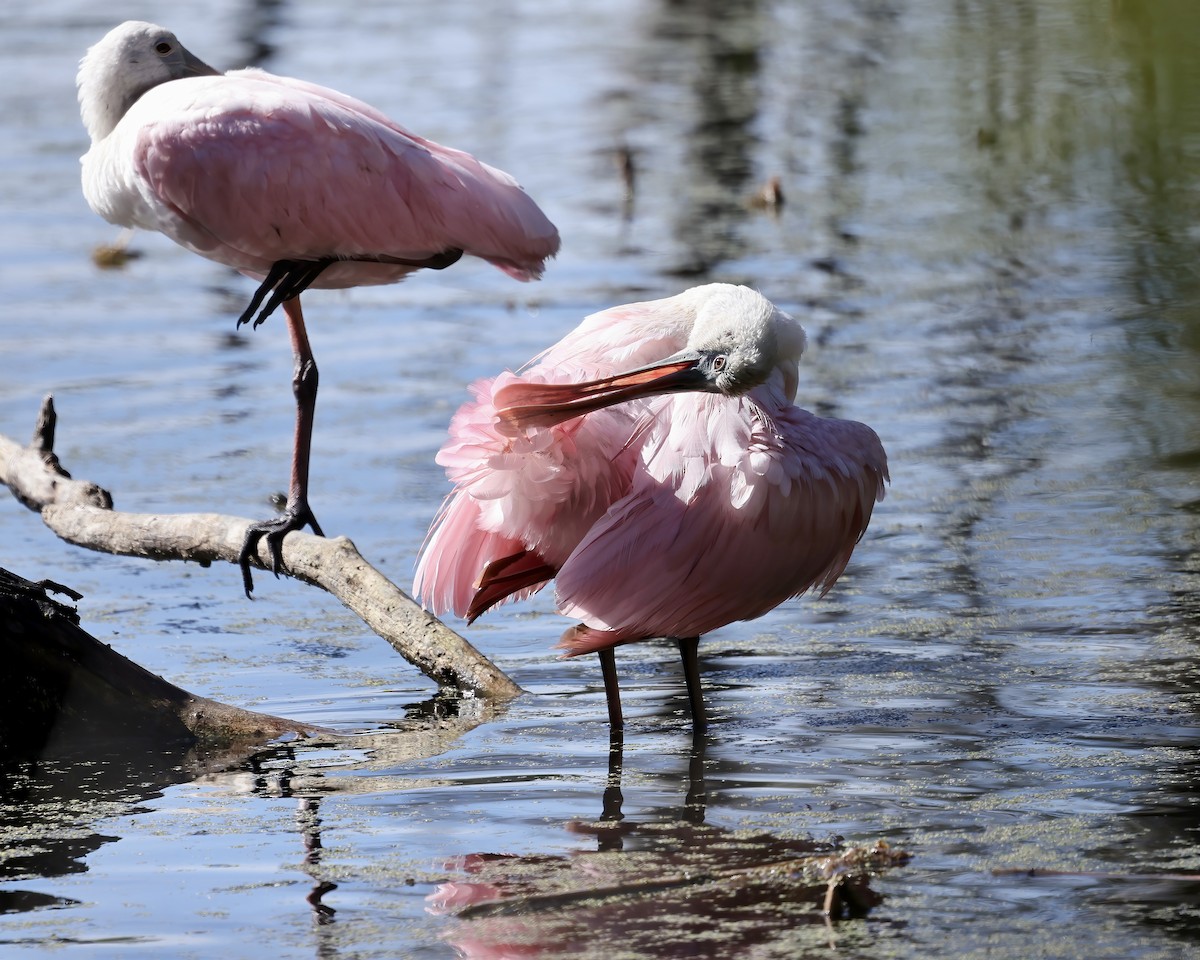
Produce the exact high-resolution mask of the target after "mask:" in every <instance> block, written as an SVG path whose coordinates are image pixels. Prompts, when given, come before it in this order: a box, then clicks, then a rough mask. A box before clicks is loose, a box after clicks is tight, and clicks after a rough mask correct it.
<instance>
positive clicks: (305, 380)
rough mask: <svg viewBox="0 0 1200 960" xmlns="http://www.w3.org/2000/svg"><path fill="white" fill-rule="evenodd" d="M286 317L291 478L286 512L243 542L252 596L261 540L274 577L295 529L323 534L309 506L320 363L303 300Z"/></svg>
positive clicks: (245, 578)
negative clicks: (292, 425)
mask: <svg viewBox="0 0 1200 960" xmlns="http://www.w3.org/2000/svg"><path fill="white" fill-rule="evenodd" d="M283 312H284V314H285V315H286V316H287V328H288V336H289V337H290V338H291V341H292V354H293V356H294V357H295V358H296V366H295V371H294V373H293V375H292V393H293V394H294V395H295V397H296V432H295V438H294V440H293V444H292V479H291V483H290V485H289V486H288V499H287V505H286V506H285V507H284V509H283V513H282V514H281V515H280V516H279V517H277V518H275V519H274V520H264V521H262V522H261V523H254V524H251V525H250V527H249V528H248V529H247V530H246V539H245V540H243V541H242V551H241V554H240V556H239V557H238V562H239V564H240V565H241V568H242V584H243V586H244V587H245V588H246V596H247V597H249V596H250V594H251V591H252V590H253V589H254V580H253V578H252V577H251V575H250V558H251V557H254V556H256V554H257V552H258V541H259V540H261V539H262V538H263V537H264V536H265V537H266V538H267V544H268V546H269V547H270V549H271V560H272V567H273V569H274V571H275V575H276V576H279V571H280V570H281V569H282V567H283V538H284V536H286V535H287V534H288V533H290V532H291V531H293V530H302V529H303V528H304V527H305V526H310V527H312V529H313V533H315V534H316V535H317V536H319V537H323V536H324V535H325V534H324V533H323V532H322V531H321V526H320V524H318V523H317V518H316V517H314V516H313V512H312V509H311V508H310V507H309V505H308V462H309V457H310V454H311V452H312V429H313V417H314V416H315V414H316V410H317V379H318V376H317V362H316V360H315V359H313V353H312V347H311V346H310V345H309V342H308V331H306V330H305V329H304V314H303V313H302V312H301V310H300V298H299V297H298V296H297V297H293V298H292V299H290V300H285V301H284V302H283Z"/></svg>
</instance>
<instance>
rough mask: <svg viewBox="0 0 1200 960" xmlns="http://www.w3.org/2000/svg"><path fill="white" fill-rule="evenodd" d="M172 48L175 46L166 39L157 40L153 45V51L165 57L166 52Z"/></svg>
mask: <svg viewBox="0 0 1200 960" xmlns="http://www.w3.org/2000/svg"><path fill="white" fill-rule="evenodd" d="M174 49H175V48H174V47H172V46H171V44H170V43H168V42H167V41H166V40H159V41H158V43H156V44H155V45H154V52H155V53H157V54H158V55H159V56H160V57H165V56H166V55H167V54H168V53H170V52H171V51H172V50H174Z"/></svg>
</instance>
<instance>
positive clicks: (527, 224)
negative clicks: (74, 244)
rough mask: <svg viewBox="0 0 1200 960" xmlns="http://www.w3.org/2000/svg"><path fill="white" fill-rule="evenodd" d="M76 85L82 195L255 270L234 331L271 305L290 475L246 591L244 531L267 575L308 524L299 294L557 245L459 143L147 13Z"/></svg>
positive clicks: (518, 265) (312, 370)
mask: <svg viewBox="0 0 1200 960" xmlns="http://www.w3.org/2000/svg"><path fill="white" fill-rule="evenodd" d="M77 83H78V86H79V104H80V112H81V113H82V116H83V123H84V126H85V127H86V128H87V132H88V134H89V135H90V137H91V141H92V145H91V149H90V150H88V152H87V154H86V155H85V156H84V157H83V160H82V163H83V193H84V196H85V197H86V198H87V202H88V204H89V205H90V206H91V208H92V209H93V210H94V211H96V213H98V214H100V216H102V217H104V219H106V220H108V221H109V222H110V223H114V224H118V225H120V226H125V227H142V228H144V229H147V230H157V231H159V232H160V233H163V234H166V236H168V237H170V238H171V239H172V240H174V241H175V242H176V243H178V244H180V245H182V246H184V247H186V248H187V249H189V250H191V251H192V252H194V253H198V254H200V255H201V256H203V257H207V258H208V259H210V260H216V261H217V262H218V263H223V264H226V265H228V266H231V267H233V268H234V269H236V270H239V271H241V272H242V273H244V274H246V275H247V276H250V277H253V278H255V279H258V280H261V281H262V282H261V284H260V285H259V287H258V289H257V291H256V292H255V294H254V296H253V297H252V298H251V300H250V305H249V306H248V307H247V308H246V310H245V312H243V313H242V315H241V316H240V317H239V318H238V321H237V322H238V326H239V327H240V326H241V325H242V324H244V323H248V322H250V321H251V320H253V325H254V327H255V328H257V327H258V325H259V324H261V323H262V322H263V321H264V320H265V319H266V318H267V317H268V316H269V315H270V314H271V312H272V311H274V309H275V308H276V307H278V306H280V305H282V306H283V311H284V314H285V315H286V317H287V328H288V334H289V336H290V338H291V342H292V350H293V353H294V355H295V360H296V366H295V375H294V377H293V381H292V387H293V392H294V393H295V397H296V432H295V443H294V447H293V453H292V471H291V483H290V486H289V489H288V499H287V505H286V507H285V509H284V511H283V514H282V515H281V516H280V517H278V518H276V519H274V520H269V521H265V522H263V523H256V524H253V525H251V526H250V528H249V529H248V530H247V532H246V538H245V540H244V542H243V545H242V550H241V556H240V564H241V568H242V578H243V582H244V585H245V588H246V595H247V596H249V595H250V591H251V589H252V588H253V581H252V580H251V576H250V557H251V556H252V555H253V554H254V552H255V550H256V548H257V545H258V541H259V539H261V538H262V537H263V536H264V535H265V536H266V538H267V542H268V544H269V545H270V548H271V555H272V560H273V566H274V569H275V573H276V574H278V573H279V570H280V566H281V564H282V540H283V537H284V535H285V534H286V533H288V532H289V531H291V530H299V529H302V528H303V527H304V526H305V525H308V526H311V527H312V529H313V531H314V532H315V533H317V534H318V535H320V534H321V528H320V526H319V525H318V523H317V521H316V518H315V517H314V516H313V512H312V510H311V508H310V507H309V504H308V464H309V452H310V447H311V438H312V423H313V413H314V410H315V407H316V395H317V367H316V363H315V361H314V359H313V354H312V350H311V348H310V346H309V342H308V335H307V333H306V331H305V327H304V317H303V314H302V313H301V311H300V294H301V293H303V292H304V290H306V289H307V288H309V287H310V286H311V287H353V286H359V285H364V284H380V283H394V282H395V281H397V280H400V279H401V278H402V277H404V276H405V275H406V274H409V273H412V272H413V271H414V270H419V269H420V268H422V267H429V268H431V269H435V270H440V269H442V268H443V267H447V266H449V265H450V264H452V263H454V262H455V261H457V260H458V259H459V258H460V257H461V256H462V255H463V254H464V253H466V254H470V255H472V256H476V257H480V258H482V259H484V260H486V261H488V262H489V263H491V264H494V265H495V266H496V267H499V268H500V269H501V270H503V271H504V272H505V273H507V274H509V275H510V276H512V277H514V278H516V279H517V280H534V279H537V278H538V277H540V276H541V273H542V268H543V266H544V263H545V261H546V259H547V258H549V257H552V256H553V255H554V254H555V253H556V252H557V251H558V231H557V230H555V228H554V225H553V224H552V223H551V222H550V221H549V220H548V219H546V217H545V215H544V214H543V213H542V211H541V210H540V209H538V206H537V204H535V203H534V202H533V200H532V199H530V197H529V196H528V195H527V194H526V193H525V192H524V191H523V190H522V189H521V187H520V185H519V184H518V183H517V182H516V181H515V180H513V178H512V177H510V176H509V175H508V174H506V173H504V172H503V171H500V170H497V169H495V168H493V167H489V166H488V165H487V164H485V163H481V162H480V161H478V160H476V159H475V158H474V157H472V156H471V155H470V154H467V153H463V152H461V151H459V150H452V149H450V148H448V147H444V146H441V145H440V144H437V143H433V142H432V141H429V140H424V139H422V138H421V137H418V136H416V135H415V134H412V133H409V132H408V131H407V130H405V129H404V128H403V127H401V126H400V125H398V124H396V123H394V122H393V121H391V120H389V119H388V118H387V117H386V116H384V115H383V114H382V113H380V112H379V111H378V110H376V109H375V108H374V107H371V106H368V105H367V104H365V103H362V102H360V101H358V100H355V99H354V98H352V97H349V96H347V95H346V94H343V93H339V92H337V91H336V90H330V89H328V88H325V87H320V86H317V85H315V84H311V83H306V82H304V81H302V80H294V79H292V78H290V77H277V76H273V75H272V74H269V73H265V72H263V71H262V70H256V69H246V70H231V71H230V72H228V73H224V74H222V73H219V72H218V71H216V70H214V69H213V68H212V67H210V66H208V65H207V64H206V63H204V62H203V61H201V60H199V59H197V58H196V57H195V56H194V55H192V54H191V53H190V52H189V51H188V50H187V49H186V48H185V47H184V46H183V45H182V44H181V43H180V42H179V41H178V40H177V39H176V38H175V35H174V34H172V33H171V32H170V31H168V30H165V29H163V28H162V27H159V26H156V25H154V24H151V23H142V22H135V21H130V22H127V23H123V24H122V25H121V26H119V27H116V28H114V29H113V30H111V31H110V32H109V33H108V34H107V35H106V36H105V37H104V39H102V40H101V41H100V42H99V43H97V44H96V45H95V46H93V47H92V48H91V49H89V50H88V52H87V54H86V56H84V58H83V60H82V61H81V62H80V65H79V75H78V78H77ZM264 301H265V302H264ZM256 313H257V315H256Z"/></svg>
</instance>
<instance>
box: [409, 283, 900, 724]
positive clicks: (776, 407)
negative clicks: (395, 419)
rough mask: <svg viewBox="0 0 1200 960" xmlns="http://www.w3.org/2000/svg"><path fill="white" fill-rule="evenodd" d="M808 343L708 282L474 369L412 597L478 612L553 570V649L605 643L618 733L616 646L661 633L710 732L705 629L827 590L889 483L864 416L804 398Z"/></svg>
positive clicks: (530, 588)
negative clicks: (539, 349) (829, 411)
mask: <svg viewBox="0 0 1200 960" xmlns="http://www.w3.org/2000/svg"><path fill="white" fill-rule="evenodd" d="M805 345H806V337H805V333H804V329H803V327H801V325H800V324H799V323H798V322H797V321H796V320H794V319H793V318H792V317H790V316H789V315H788V314H786V313H784V312H783V311H782V310H779V309H778V308H776V307H775V306H774V305H773V304H772V303H771V302H770V301H769V300H767V299H766V298H765V297H763V296H762V295H761V294H759V293H757V292H755V291H754V290H751V289H749V288H747V287H743V286H732V285H729V284H723V283H713V284H708V285H705V286H700V287H693V288H692V289H690V290H687V291H685V292H683V293H681V294H679V295H677V296H673V297H668V298H666V299H663V300H652V301H649V302H644V303H632V304H626V305H624V306H619V307H613V308H611V309H609V310H604V311H602V312H600V313H595V314H592V315H591V316H589V317H587V318H586V319H585V320H584V321H583V322H582V323H581V324H580V325H579V326H578V327H577V328H576V329H575V330H573V331H572V332H570V333H569V334H567V335H566V336H565V337H564V338H563V339H562V340H560V341H559V342H558V343H556V344H555V345H554V346H552V347H550V348H549V349H548V350H546V351H545V352H544V353H542V354H540V355H539V356H538V357H537V358H535V362H534V363H533V365H532V366H529V367H528V368H527V369H525V370H524V372H523V373H521V374H519V375H518V374H513V373H510V372H504V373H501V374H500V375H499V376H497V377H495V378H493V379H485V380H480V381H478V382H477V383H475V384H474V385H473V386H472V388H471V389H472V392H473V394H474V399H473V400H471V401H469V402H467V403H466V404H464V405H463V406H462V407H461V408H460V409H459V411H458V412H457V413H456V414H455V416H454V418H453V419H452V421H451V424H450V435H449V438H448V439H447V440H446V442H445V444H444V445H443V446H442V448H441V451H440V452H439V453H438V456H437V461H438V463H439V464H441V465H442V466H443V467H444V468H445V470H446V473H447V475H448V477H449V478H450V480H451V481H453V483H454V484H455V487H454V490H453V491H452V493H451V494H450V496H449V497H448V498H447V500H446V501H445V503H444V504H443V505H442V508H441V510H440V511H439V513H438V515H437V517H436V518H435V520H434V522H433V526H432V527H431V529H430V532H429V536H428V537H427V539H426V543H425V546H424V548H423V550H422V553H421V556H420V559H419V561H418V564H417V570H416V579H415V584H414V592H415V593H416V594H417V595H418V596H420V597H421V598H422V601H423V602H424V603H425V605H426V606H427V607H428V608H429V609H431V610H433V611H434V612H437V613H442V612H445V611H450V610H452V611H454V612H455V613H456V614H458V615H460V616H463V617H466V619H467V620H468V621H473V620H474V619H475V618H476V617H478V616H479V615H480V614H482V613H483V612H484V611H485V610H487V609H488V608H489V607H491V606H492V605H494V604H497V603H500V602H501V601H504V600H509V599H519V598H522V597H526V596H528V595H530V594H531V593H534V592H535V591H537V590H539V589H541V588H542V587H543V586H545V585H546V584H547V583H548V582H549V581H550V580H552V579H553V580H555V584H556V592H555V596H556V601H557V605H558V609H559V612H560V613H562V614H563V615H564V616H567V617H571V618H575V619H578V620H580V621H581V622H580V623H579V624H578V625H576V626H573V627H571V628H570V629H569V630H567V631H566V632H565V633H564V634H563V636H562V640H561V642H560V643H559V647H560V648H562V649H563V650H564V651H565V655H566V656H576V655H579V654H583V653H590V652H597V653H598V654H599V655H600V663H601V668H602V672H603V676H604V687H605V694H606V697H607V700H608V714H609V720H610V723H611V725H612V727H613V729H614V730H616V729H620V728H621V726H622V716H621V703H620V693H619V689H618V684H617V677H616V667H615V659H614V656H613V648H614V647H616V646H618V645H619V644H623V643H630V642H633V641H637V640H644V639H647V638H650V637H670V638H674V639H676V640H677V641H678V643H679V648H680V652H681V654H682V657H683V669H684V675H685V678H686V680H687V689H688V696H689V701H690V705H691V711H692V719H693V723H694V724H695V726H696V728H697V730H703V729H704V726H705V720H704V709H703V697H702V694H701V687H700V678H699V673H698V669H697V662H696V655H697V644H698V641H699V637H700V635H701V634H705V633H708V632H709V631H711V630H715V629H717V628H718V627H722V626H724V625H726V624H729V623H732V622H734V621H737V620H752V619H754V618H755V617H760V616H762V615H763V614H765V613H767V612H768V611H769V610H772V609H773V608H775V607H776V606H778V605H779V604H780V603H782V602H783V601H784V600H787V599H788V598H790V597H794V596H797V595H799V594H802V593H804V592H805V591H807V590H808V589H810V588H814V587H815V588H817V589H818V590H820V592H821V593H822V594H823V593H824V592H825V591H827V590H828V589H829V588H830V587H832V586H833V584H834V581H836V580H837V579H838V577H839V576H840V575H841V573H842V571H843V570H844V569H845V568H846V564H847V562H848V561H849V560H850V555H851V553H852V552H853V551H854V548H855V545H856V544H857V543H858V541H859V540H860V539H861V538H862V535H863V533H864V532H865V531H866V529H867V524H868V523H869V522H870V519H871V512H872V510H873V508H874V506H875V503H876V501H877V500H882V499H883V496H884V492H885V487H884V483H885V481H888V480H889V479H890V478H889V477H888V469H887V456H886V454H885V453H884V450H883V445H882V444H881V443H880V441H879V437H878V436H876V434H875V432H874V431H873V430H872V429H871V428H870V427H868V426H866V425H865V424H862V423H856V422H854V421H851V420H835V419H830V418H826V417H819V416H816V415H814V414H812V413H809V412H808V411H807V410H802V409H801V408H799V407H797V406H796V405H795V397H796V390H797V386H798V382H799V361H800V356H801V354H802V353H803V351H804V348H805Z"/></svg>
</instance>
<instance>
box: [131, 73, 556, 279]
mask: <svg viewBox="0 0 1200 960" xmlns="http://www.w3.org/2000/svg"><path fill="white" fill-rule="evenodd" d="M143 112H144V119H143V120H141V123H140V126H139V134H138V139H137V142H136V144H135V146H134V148H133V149H134V162H135V164H136V168H137V170H138V171H139V172H140V174H141V176H142V177H143V178H144V181H145V183H146V185H147V187H148V189H149V191H150V192H151V194H152V196H153V198H154V199H155V200H157V201H158V202H159V203H162V204H164V205H165V206H166V208H167V211H168V212H167V213H166V215H165V217H164V219H165V221H166V222H164V223H162V224H160V225H158V226H157V228H158V229H161V230H162V231H163V232H164V233H167V235H168V236H171V237H172V238H173V239H176V240H177V241H178V242H180V243H183V244H184V245H185V246H188V247H190V248H191V249H193V250H195V251H196V252H197V253H201V254H202V255H204V256H208V257H210V258H212V259H216V260H220V261H221V262H225V263H229V264H230V265H232V266H234V267H237V268H238V269H243V270H246V272H249V273H254V274H258V275H261V274H262V273H263V272H265V269H266V268H267V267H269V265H270V264H271V263H273V262H274V261H276V260H279V259H286V258H303V257H310V258H312V257H325V256H335V257H372V256H390V257H398V258H403V259H414V260H419V259H423V258H426V257H429V256H432V255H434V254H437V253H441V252H444V251H446V250H447V249H462V250H464V251H465V252H466V253H468V254H471V255H472V256H477V257H480V258H482V259H484V260H487V261H489V262H491V263H493V264H494V265H496V266H497V267H499V268H500V269H502V270H504V271H505V272H507V273H509V274H510V275H512V276H514V277H517V278H518V279H523V280H528V279H533V278H535V277H537V276H539V275H540V273H541V269H542V265H543V262H544V260H545V259H546V258H547V257H550V256H553V255H554V253H555V252H557V250H558V233H557V231H556V230H555V228H554V226H553V224H551V223H550V221H549V220H547V219H546V217H545V215H544V214H542V212H541V210H540V209H539V208H538V207H537V205H536V204H535V203H534V202H533V201H532V200H531V199H530V198H529V196H528V195H527V194H526V193H525V192H524V191H523V190H522V189H521V188H520V186H519V185H518V184H517V183H516V181H515V180H513V179H512V178H511V177H509V176H508V175H507V174H504V173H502V172H501V171H498V170H495V169H493V168H491V167H488V166H487V165H486V164H483V163H480V162H479V161H478V160H476V159H475V158H474V157H472V156H470V155H469V154H466V153H463V152H461V151H458V150H452V149H450V148H447V147H443V146H441V145H439V144H435V143H433V142H431V141H427V140H422V139H421V138H419V137H416V136H414V135H413V134H411V133H408V132H407V131H405V130H404V129H403V128H402V127H400V126H399V125H398V124H395V123H394V122H392V121H390V120H388V118H387V117H385V116H384V115H383V114H381V113H380V112H379V111H378V110H375V109H374V108H373V107H370V106H369V105H367V104H365V103H361V102H359V101H357V100H355V99H353V98H352V97H347V96H346V95H344V94H341V93H338V92H337V91H335V90H329V89H326V88H324V87H319V86H316V85H314V84H308V83H304V82H302V81H297V80H291V79H289V78H285V77H275V76H273V75H271V74H267V73H263V72H262V71H258V70H243V71H235V72H232V73H230V74H227V75H225V76H221V77H200V78H194V79H184V80H176V81H173V82H171V83H169V84H162V85H161V86H159V87H156V88H154V89H152V90H151V91H149V92H148V93H147V94H146V95H145V96H144V97H143V98H142V101H139V102H138V103H137V104H135V106H134V107H133V108H132V109H131V111H130V114H129V119H131V120H132V119H138V118H140V117H141V115H142V114H143ZM173 216H177V217H179V218H181V219H182V221H183V222H182V223H180V224H174V223H172V222H170V221H171V220H172V218H173ZM403 272H405V271H403V270H397V269H396V268H395V267H383V266H375V265H370V264H345V265H342V264H339V265H337V267H335V268H332V269H331V271H327V274H328V275H327V276H323V277H322V278H321V279H320V281H319V282H318V283H317V284H316V285H317V286H344V285H355V284H360V283H369V282H388V281H390V280H394V279H396V275H397V273H400V274H402V273H403Z"/></svg>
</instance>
